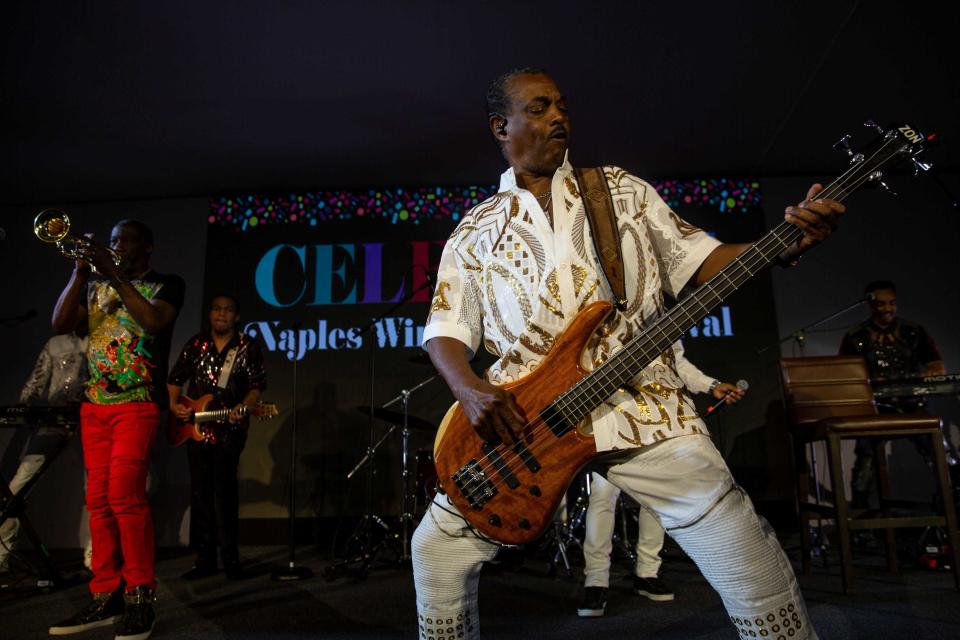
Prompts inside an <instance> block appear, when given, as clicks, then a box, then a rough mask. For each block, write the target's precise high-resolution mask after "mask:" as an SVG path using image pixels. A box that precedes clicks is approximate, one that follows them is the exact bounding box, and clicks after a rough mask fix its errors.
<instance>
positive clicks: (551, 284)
mask: <svg viewBox="0 0 960 640" xmlns="http://www.w3.org/2000/svg"><path fill="white" fill-rule="evenodd" d="M547 291H549V292H550V295H551V296H553V299H554V300H556V302H557V305H559V306H560V307H562V306H563V300H561V299H560V285H559V284H558V283H557V272H556V270H553V271H551V272H550V274H549V275H548V276H547ZM540 302H542V303H543V305H544V306H545V307H546V308H547V309H549V310H550V312H551V313H553V314H554V315H555V316H557V317H558V318H560V319H563V311H561V310H560V309H558V308H557V307H555V306H553V304H551V303H550V301H549V300H547V299H546V298H544V297H543V296H540Z"/></svg>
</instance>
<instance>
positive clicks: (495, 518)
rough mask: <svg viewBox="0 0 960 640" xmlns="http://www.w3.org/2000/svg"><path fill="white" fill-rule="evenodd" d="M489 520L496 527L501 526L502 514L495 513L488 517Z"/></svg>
mask: <svg viewBox="0 0 960 640" xmlns="http://www.w3.org/2000/svg"><path fill="white" fill-rule="evenodd" d="M487 522H489V523H490V524H491V525H493V526H494V527H499V526H500V516H498V515H497V514H493V515H492V516H490V517H489V518H488V519H487Z"/></svg>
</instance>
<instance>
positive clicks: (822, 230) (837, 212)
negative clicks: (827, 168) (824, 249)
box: [784, 184, 847, 258]
mask: <svg viewBox="0 0 960 640" xmlns="http://www.w3.org/2000/svg"><path fill="white" fill-rule="evenodd" d="M821 191H823V185H819V184H815V185H813V186H812V187H810V190H809V191H807V199H806V200H804V201H803V202H801V203H799V204H797V205H795V206H792V207H787V209H786V215H785V216H784V219H785V220H786V221H787V222H789V223H790V224H792V225H793V226H795V227H797V228H798V229H800V230H801V231H803V237H802V238H800V242H799V246H798V247H797V249H798V250H797V252H796V255H792V256H789V257H790V258H796V257H799V256H800V254H803V253H805V252H806V251H807V250H809V249H810V248H812V247H813V246H815V245H817V244H819V243H821V242H823V241H824V240H826V238H827V237H828V236H829V235H830V234H831V233H833V230H834V229H835V228H836V227H837V222H838V220H839V219H840V216H841V215H843V212H844V211H846V210H847V208H846V207H845V206H843V205H842V204H841V203H839V202H837V201H836V200H830V199H829V198H816V195H817V194H818V193H820V192H821Z"/></svg>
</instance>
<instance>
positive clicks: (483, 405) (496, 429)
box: [454, 378, 525, 444]
mask: <svg viewBox="0 0 960 640" xmlns="http://www.w3.org/2000/svg"><path fill="white" fill-rule="evenodd" d="M454 395H455V396H456V398H457V400H458V401H459V402H460V406H461V408H463V412H464V413H465V414H466V416H467V419H468V420H469V421H470V425H471V426H472V427H473V429H474V431H476V432H477V435H479V436H480V437H481V438H483V439H484V440H486V441H487V442H489V443H491V444H499V443H500V442H505V443H507V444H513V443H514V442H516V441H517V439H518V437H519V436H520V434H522V433H523V427H524V423H525V420H524V419H523V417H521V415H520V410H519V407H517V403H516V400H514V398H513V395H511V394H510V392H509V391H504V390H503V389H502V388H500V387H498V386H496V385H493V384H490V383H489V382H487V381H485V380H482V379H480V378H478V379H477V380H476V381H475V382H474V383H472V384H470V385H466V386H464V387H460V388H458V389H457V390H456V391H455V393H454Z"/></svg>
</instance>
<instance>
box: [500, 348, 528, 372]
mask: <svg viewBox="0 0 960 640" xmlns="http://www.w3.org/2000/svg"><path fill="white" fill-rule="evenodd" d="M497 364H498V366H499V368H500V369H503V368H505V367H506V366H507V365H508V364H516V365H520V366H522V365H523V356H521V355H520V354H519V353H517V352H516V351H514V350H513V349H511V350H510V351H507V352H506V353H505V354H503V356H502V357H501V358H500V362H498V363H497Z"/></svg>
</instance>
